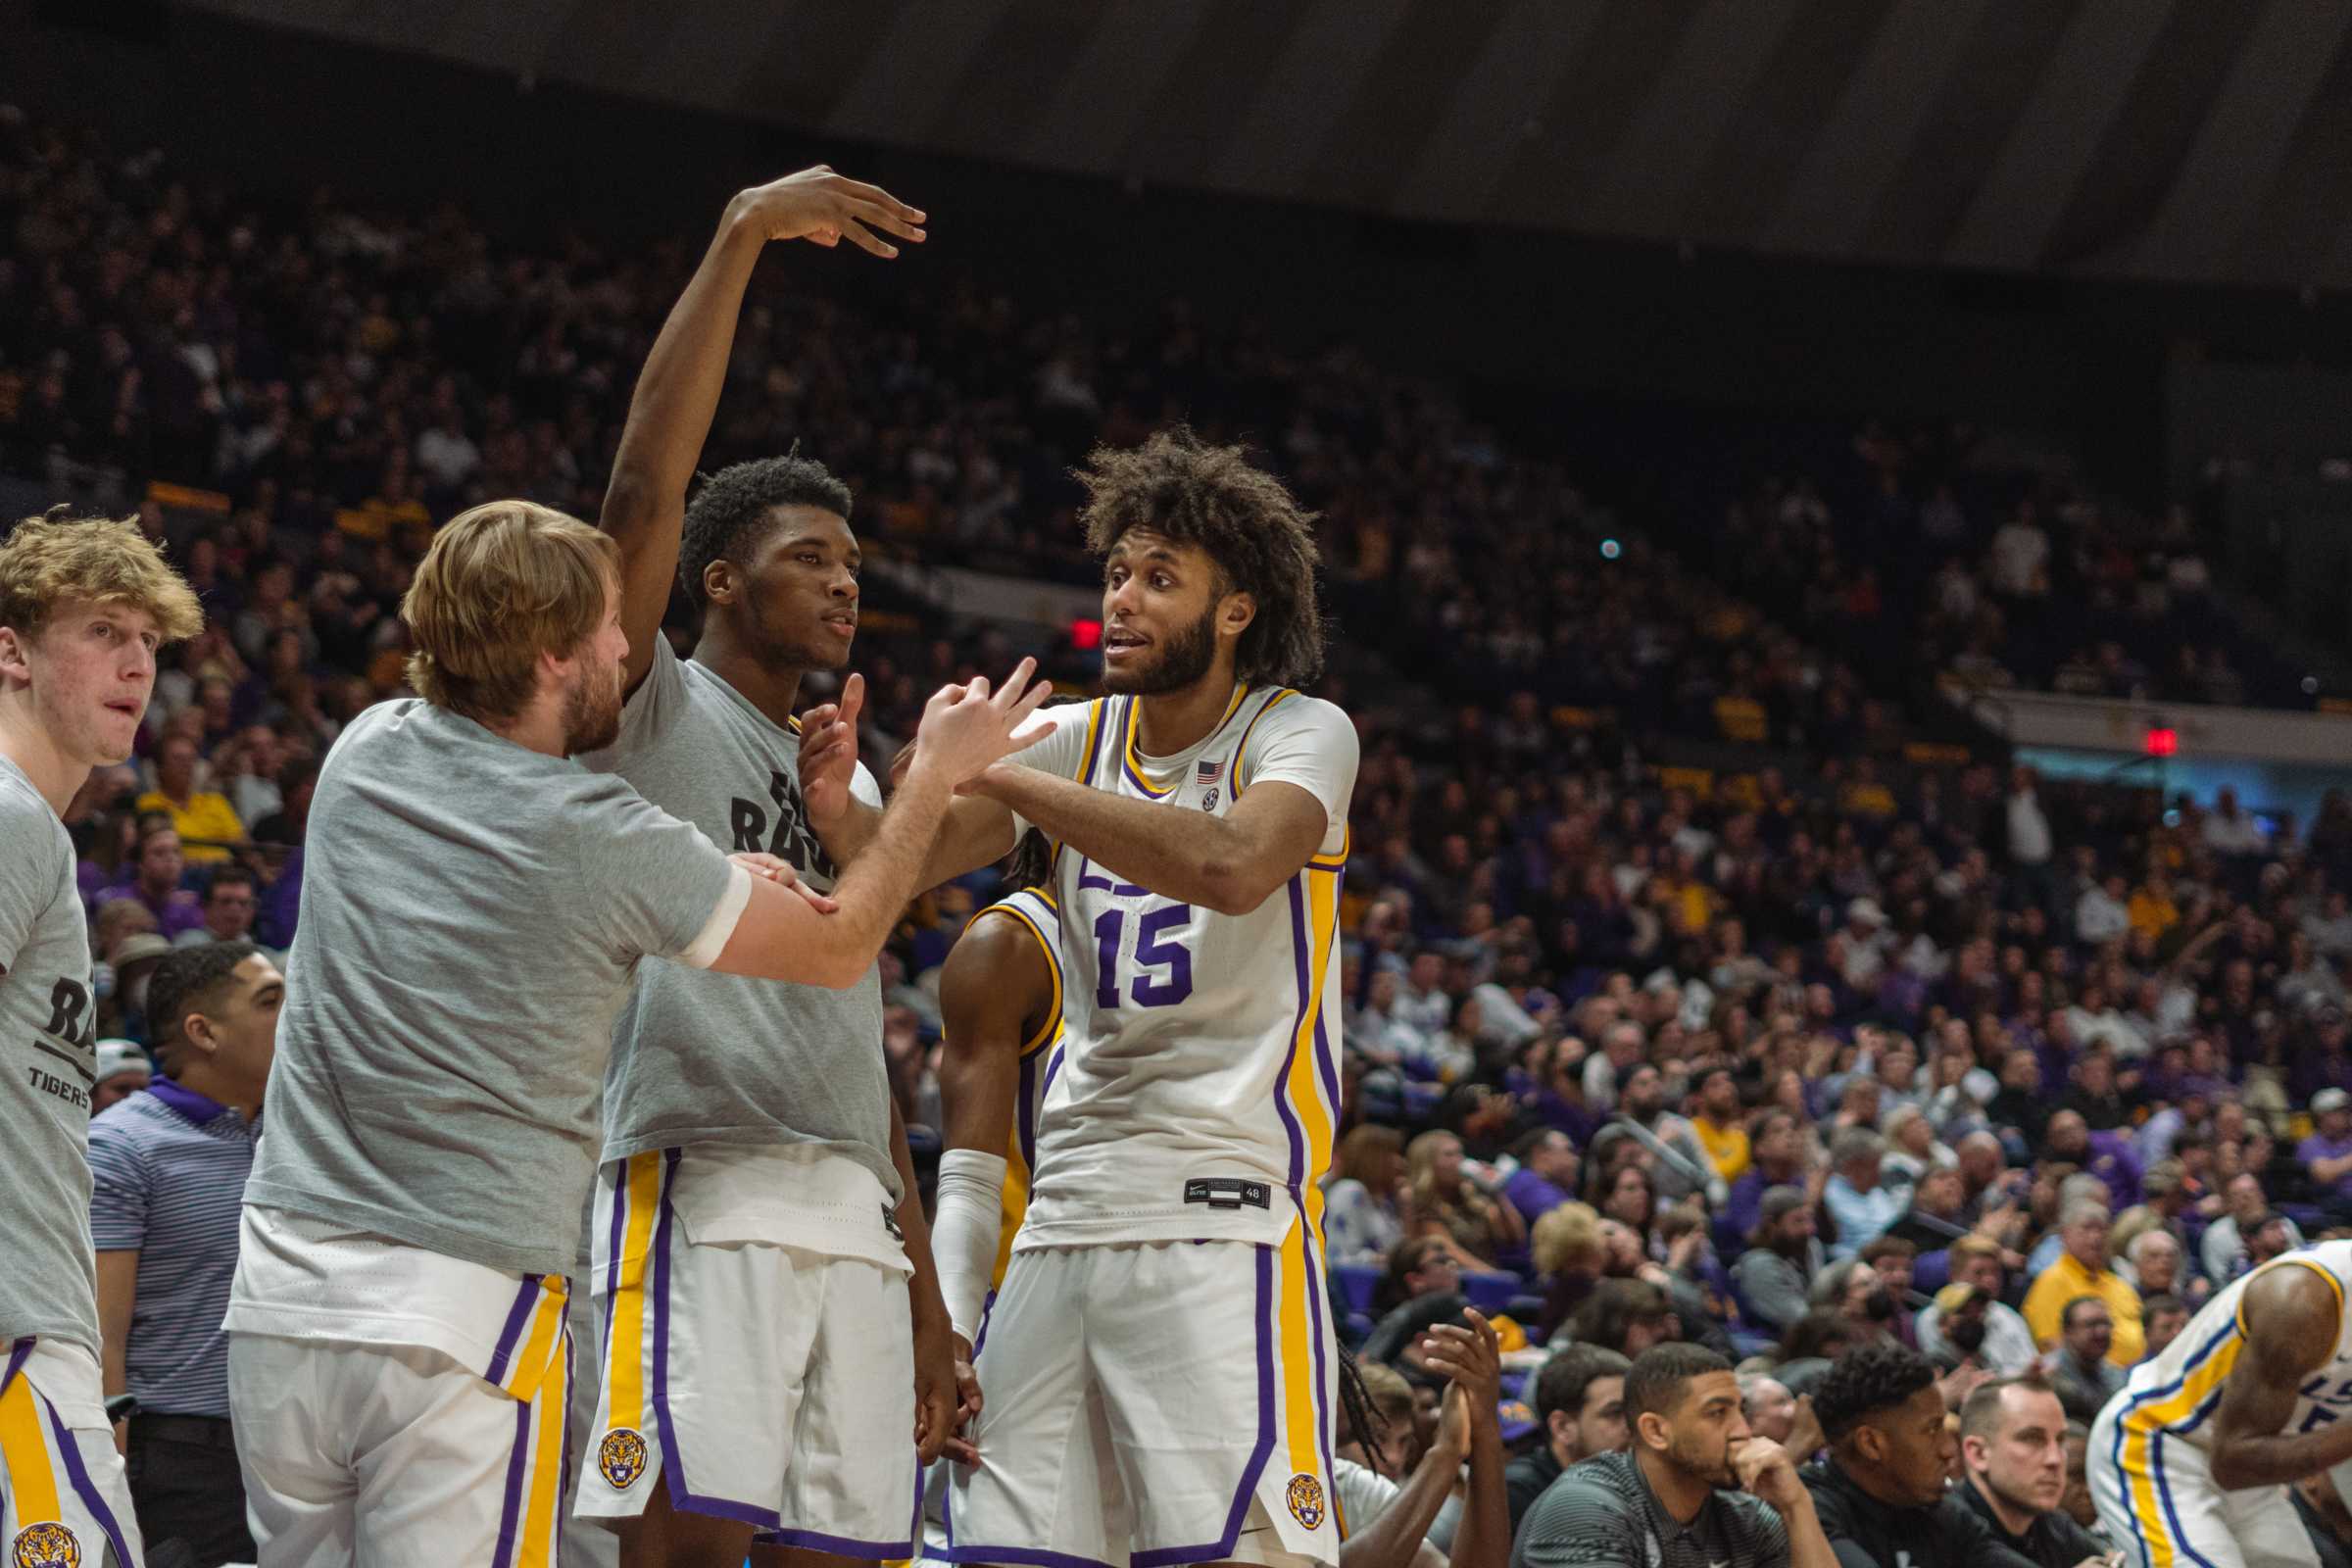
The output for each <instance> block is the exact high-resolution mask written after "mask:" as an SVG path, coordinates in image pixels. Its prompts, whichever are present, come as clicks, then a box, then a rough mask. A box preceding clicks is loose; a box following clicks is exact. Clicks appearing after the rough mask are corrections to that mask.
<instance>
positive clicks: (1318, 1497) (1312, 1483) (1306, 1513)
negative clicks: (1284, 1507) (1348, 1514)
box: [1282, 1470, 1323, 1530]
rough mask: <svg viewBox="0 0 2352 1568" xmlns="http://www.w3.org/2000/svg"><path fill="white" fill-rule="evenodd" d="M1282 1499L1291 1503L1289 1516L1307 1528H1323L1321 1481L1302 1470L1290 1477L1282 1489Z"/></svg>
mask: <svg viewBox="0 0 2352 1568" xmlns="http://www.w3.org/2000/svg"><path fill="white" fill-rule="evenodd" d="M1282 1500H1283V1501H1285V1502H1287V1503H1289V1504H1290V1505H1291V1517H1292V1518H1294V1519H1296V1520H1298V1521H1299V1523H1300V1524H1302V1525H1304V1526H1306V1528H1307V1529H1309V1530H1320V1529H1322V1528H1323V1483H1322V1482H1320V1481H1317V1480H1316V1479H1315V1478H1314V1477H1313V1476H1310V1475H1308V1474H1307V1473H1306V1472H1304V1471H1303V1470H1302V1471H1300V1472H1299V1474H1297V1475H1295V1476H1293V1477H1291V1484H1290V1486H1289V1487H1287V1488H1286V1489H1284V1491H1283V1495H1282Z"/></svg>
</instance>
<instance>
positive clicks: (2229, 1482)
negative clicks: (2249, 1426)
mask: <svg viewBox="0 0 2352 1568" xmlns="http://www.w3.org/2000/svg"><path fill="white" fill-rule="evenodd" d="M2206 1469H2207V1470H2208V1472H2209V1473H2210V1474H2211V1475H2212V1476H2213V1484H2214V1485H2215V1486H2217V1487H2219V1488H2221V1489H2222V1491H2224V1492H2242V1491H2244V1490H2245V1489H2246V1488H2248V1487H2251V1486H2254V1485H2256V1484H2257V1483H2256V1479H2255V1477H2254V1476H2253V1475H2251V1474H2249V1473H2248V1471H2247V1468H2246V1465H2245V1461H2244V1460H2242V1459H2241V1458H2239V1456H2238V1450H2237V1447H2236V1446H2235V1445H2234V1444H2232V1445H2230V1446H2227V1447H2225V1446H2222V1444H2221V1443H2220V1441H2219V1434H2216V1442H2215V1444H2214V1449H2213V1458H2212V1459H2211V1460H2210V1461H2209V1462H2208V1463H2207V1465H2206Z"/></svg>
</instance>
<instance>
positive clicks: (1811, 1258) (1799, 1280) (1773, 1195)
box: [1732, 1187, 1823, 1331]
mask: <svg viewBox="0 0 2352 1568" xmlns="http://www.w3.org/2000/svg"><path fill="white" fill-rule="evenodd" d="M1749 1241H1750V1243H1751V1245H1750V1247H1749V1248H1748V1250H1746V1251H1745V1252H1742V1253H1740V1261H1739V1262H1738V1263H1737V1264H1736V1265H1734V1267H1733V1269H1732V1279H1733V1283H1734V1284H1735V1285H1736V1286H1738V1288H1739V1292H1740V1306H1741V1311H1742V1315H1743V1316H1745V1317H1746V1318H1747V1319H1748V1320H1749V1321H1751V1322H1754V1323H1758V1324H1762V1325H1763V1326H1764V1327H1766V1328H1768V1329H1773V1330H1778V1331H1786V1330H1788V1329H1789V1328H1790V1327H1793V1326H1794V1325H1795V1323H1796V1321H1797V1320H1798V1319H1799V1318H1801V1317H1803V1316H1804V1315H1805V1311H1806V1307H1807V1303H1808V1301H1809V1300H1810V1299H1811V1297H1812V1291H1813V1282H1814V1280H1815V1279H1816V1278H1817V1277H1818V1276H1819V1275H1820V1273H1821V1271H1822V1266H1823V1253H1822V1246H1821V1240H1820V1238H1819V1237H1818V1236H1817V1235H1816V1234H1815V1233H1814V1225H1813V1205H1812V1204H1811V1203H1809V1202H1807V1201H1805V1195H1804V1194H1803V1193H1802V1192H1801V1191H1799V1190H1798V1189H1796V1188H1794V1187H1776V1188H1774V1189H1773V1190H1772V1191H1771V1192H1769V1193H1766V1194H1765V1195H1764V1201H1763V1205H1762V1207H1761V1208H1760V1210H1759V1211H1758V1213H1757V1216H1756V1229H1755V1232H1754V1234H1753V1235H1752V1236H1751V1237H1750V1238H1749Z"/></svg>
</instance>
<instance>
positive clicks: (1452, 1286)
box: [1372, 1236, 1462, 1360]
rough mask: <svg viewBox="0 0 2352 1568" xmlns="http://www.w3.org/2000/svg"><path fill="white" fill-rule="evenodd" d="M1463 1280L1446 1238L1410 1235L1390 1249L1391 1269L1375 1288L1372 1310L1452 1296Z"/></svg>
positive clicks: (1387, 1311)
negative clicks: (1433, 1297) (1426, 1298)
mask: <svg viewBox="0 0 2352 1568" xmlns="http://www.w3.org/2000/svg"><path fill="white" fill-rule="evenodd" d="M1461 1284H1462V1267H1461V1264H1459V1263H1458V1262H1456V1261H1455V1260H1454V1256H1453V1250H1452V1249H1451V1248H1449V1247H1447V1246H1446V1241H1445V1238H1443V1237H1439V1236H1415V1237H1410V1238H1408V1239H1406V1240H1404V1241H1401V1242H1398V1243H1397V1247H1396V1250H1394V1251H1392V1252H1390V1254H1389V1266H1388V1270H1387V1272H1385V1273H1384V1274H1383V1275H1382V1276H1381V1280H1380V1283H1379V1284H1378V1285H1376V1286H1374V1287H1373V1288H1372V1310H1373V1311H1375V1312H1380V1313H1383V1314H1386V1313H1390V1312H1394V1311H1396V1310H1397V1308H1398V1307H1400V1306H1403V1305H1405V1304H1406V1303H1408V1302H1411V1301H1416V1300H1419V1299H1421V1298H1423V1297H1425V1296H1451V1295H1453V1294H1454V1293H1455V1292H1456V1291H1458V1290H1460V1289H1461ZM1376 1332H1377V1331H1376ZM1372 1359H1374V1360H1380V1359H1384V1358H1383V1357H1379V1356H1374V1357H1372Z"/></svg>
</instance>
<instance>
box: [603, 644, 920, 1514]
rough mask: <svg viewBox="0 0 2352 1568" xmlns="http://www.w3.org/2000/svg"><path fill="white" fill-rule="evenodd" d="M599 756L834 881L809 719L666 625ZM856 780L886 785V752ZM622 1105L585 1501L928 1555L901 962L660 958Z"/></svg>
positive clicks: (610, 1133)
mask: <svg viewBox="0 0 2352 1568" xmlns="http://www.w3.org/2000/svg"><path fill="white" fill-rule="evenodd" d="M581 760H582V761H583V762H584V763H586V764H587V765H588V766H589V767H591V768H596V769H603V770H610V771H612V772H614V773H617V774H618V775H619V776H620V777H621V778H623V779H626V780H627V781H628V782H629V783H630V784H631V785H632V786H634V787H635V788H636V789H637V790H638V791H640V792H641V793H642V794H643V795H644V796H645V797H646V799H648V800H649V801H652V802H653V803H654V804H656V805H657V806H660V807H662V809H665V810H668V811H671V812H673V813H675V814H676V815H678V816H680V817H682V818H684V819H685V820H687V821H690V822H692V823H694V824H695V826H697V827H699V828H701V829H702V831H703V833H704V835H705V836H706V837H708V838H709V839H711V842H713V843H714V844H716V845H718V846H720V847H721V848H723V849H726V850H729V851H735V852H742V851H759V852H762V853H766V854H772V855H774V856H776V857H778V858H782V859H785V860H788V861H790V862H791V863H792V864H793V866H794V867H795V869H796V870H797V871H798V872H799V874H800V877H801V879H802V880H803V881H804V882H806V883H807V884H808V885H809V886H810V887H812V888H814V889H816V890H818V891H819V892H830V891H831V890H832V889H833V887H834V885H835V880H836V868H835V867H834V865H833V862H832V860H831V859H830V858H828V857H827V856H826V854H825V851H824V847H823V845H822V844H820V843H819V842H818V840H817V838H816V836H815V833H814V831H813V830H812V829H811V828H810V827H809V823H808V820H807V813H806V812H805V810H804V809H803V807H802V800H801V786H800V734H799V727H798V725H797V724H796V723H789V722H788V723H786V724H781V725H779V724H777V723H775V722H773V721H772V720H770V719H769V718H768V716H767V715H766V714H765V713H763V712H761V711H760V710H759V709H758V708H757V707H755V706H754V705H753V703H752V702H751V700H750V699H749V698H747V697H745V696H744V695H743V694H742V693H741V692H739V691H737V690H736V689H735V688H734V687H733V686H731V685H729V684H728V683H727V682H726V681H725V680H724V679H723V678H721V677H720V676H719V675H718V674H717V673H716V672H715V671H713V670H712V669H711V668H710V667H709V666H708V665H706V664H702V663H699V662H694V661H692V660H681V659H679V658H678V657H677V656H676V655H675V654H674V653H672V652H671V651H670V648H669V644H668V642H667V640H666V639H662V638H656V639H655V643H654V662H653V664H652V666H651V667H650V668H649V669H648V671H647V673H646V677H645V679H644V680H642V681H640V682H639V683H638V686H637V689H636V690H635V691H633V692H631V693H630V694H629V699H628V702H627V704H626V705H625V706H624V707H623V709H622V711H621V728H620V733H619V735H618V737H617V738H616V739H615V740H614V742H613V745H612V747H610V748H609V749H607V750H606V751H603V752H599V753H594V754H591V755H589V756H587V757H584V758H582V759H581ZM852 789H853V792H854V793H855V794H856V795H857V797H858V799H859V800H861V801H864V802H866V803H867V804H869V805H875V806H879V805H880V804H881V792H880V790H879V789H878V788H877V787H876V785H875V783H874V780H873V777H872V775H871V774H870V773H868V772H867V771H866V770H865V768H863V767H862V766H860V767H859V768H858V770H857V775H856V779H855V781H854V783H853V785H852ZM604 1118H605V1147H604V1155H603V1158H604V1164H603V1168H602V1170H601V1171H600V1172H599V1175H598V1182H597V1201H596V1211H595V1215H594V1218H593V1220H592V1223H591V1225H590V1239H591V1245H592V1247H593V1248H594V1266H593V1276H592V1277H593V1281H594V1290H595V1293H596V1299H597V1304H598V1306H599V1308H600V1310H601V1314H602V1323H603V1329H604V1332H603V1336H602V1342H601V1360H602V1366H601V1369H600V1373H599V1393H598V1397H599V1402H598V1406H597V1413H596V1418H595V1422H594V1428H593V1431H592V1432H591V1434H590V1442H589V1445H588V1450H587V1453H588V1460H589V1463H588V1466H587V1468H586V1469H585V1470H584V1471H583V1472H582V1475H581V1478H580V1484H579V1489H578V1495H577V1500H576V1502H575V1504H574V1507H575V1510H576V1512H577V1514H578V1515H579V1516H580V1517H581V1518H583V1519H592V1520H602V1521H605V1522H607V1523H608V1524H610V1523H611V1522H612V1521H615V1520H619V1519H625V1518H634V1517H636V1516H637V1515H639V1514H641V1513H643V1512H644V1510H645V1507H646V1504H647V1502H648V1500H649V1498H650V1497H651V1495H652V1493H653V1489H654V1488H655V1487H656V1486H661V1487H663V1488H665V1489H666V1491H667V1494H668V1497H669V1501H670V1504H671V1506H673V1507H675V1508H678V1509H681V1510H684V1511H688V1512H696V1513H706V1514H714V1515H718V1516H720V1517H725V1518H731V1519H738V1520H742V1521H745V1522H748V1523H750V1524H751V1525H753V1526H754V1530H755V1535H756V1537H757V1538H758V1539H760V1540H762V1541H766V1542H770V1543H774V1544H782V1545H789V1546H807V1547H811V1548H814V1549H817V1550H823V1551H829V1552H836V1553H840V1554H843V1555H847V1556H855V1557H866V1558H874V1559H890V1558H903V1557H906V1556H908V1555H910V1553H911V1552H912V1550H913V1546H914V1542H913V1532H912V1525H913V1521H914V1518H915V1511H916V1473H915V1472H916V1465H915V1448H914V1437H913V1433H914V1328H913V1313H912V1301H911V1299H910V1297H909V1296H908V1293H907V1280H908V1277H909V1275H910V1274H911V1272H912V1265H911V1264H909V1263H908V1261H907V1253H906V1249H905V1247H904V1245H903V1244H902V1241H901V1238H900V1236H899V1230H898V1221H897V1214H896V1210H897V1207H898V1204H899V1201H900V1198H901V1196H902V1195H901V1192H900V1182H899V1172H898V1166H897V1164H896V1162H895V1161H894V1160H893V1159H892V1157H891V1139H890V1084H889V1078H888V1073H887V1069H886V1067H885V1064H884V1062H883V1058H882V986H881V979H880V976H879V973H878V972H877V971H874V970H871V969H869V970H868V971H867V973H866V975H865V977H864V978H863V979H861V980H860V981H858V984H856V985H854V986H851V987H849V988H847V989H844V990H834V989H830V988H827V987H822V986H805V985H793V984H789V983H786V982H781V981H774V980H762V979H754V978H749V977H746V976H740V975H725V974H712V973H703V972H696V971H693V970H689V969H685V968H682V967H679V966H678V965H675V964H661V965H649V966H647V967H646V968H645V969H644V970H642V971H641V972H640V974H639V976H638V980H637V986H636V990H635V992H634V993H633V994H632V995H631V997H630V999H629V1003H628V1005H627V1006H626V1007H625V1008H624V1009H623V1010H622V1012H621V1015H620V1018H619V1020H618V1023H617V1025H616V1027H615V1029H614V1031H613V1062H612V1066H611V1069H610V1071H609V1072H608V1074H607V1077H606V1083H605V1103H604Z"/></svg>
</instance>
